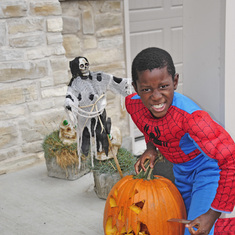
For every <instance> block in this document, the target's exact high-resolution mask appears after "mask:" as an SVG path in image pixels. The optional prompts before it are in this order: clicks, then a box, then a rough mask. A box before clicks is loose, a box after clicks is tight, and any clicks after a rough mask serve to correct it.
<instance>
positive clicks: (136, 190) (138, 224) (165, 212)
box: [103, 175, 186, 235]
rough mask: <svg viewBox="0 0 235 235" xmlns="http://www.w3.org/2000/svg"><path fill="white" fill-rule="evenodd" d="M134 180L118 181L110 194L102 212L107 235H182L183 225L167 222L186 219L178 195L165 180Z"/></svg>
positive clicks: (182, 204)
mask: <svg viewBox="0 0 235 235" xmlns="http://www.w3.org/2000/svg"><path fill="white" fill-rule="evenodd" d="M155 177H157V178H156V179H153V180H144V179H133V176H132V175H128V176H125V177H124V178H122V179H121V180H120V181H118V182H117V183H116V184H115V185H114V187H113V188H112V190H111V191H110V193H109V195H108V197H107V200H106V204H105V209H104V219H103V227H104V231H105V234H106V235H124V234H129V235H131V234H132V235H144V234H149V235H156V234H158V235H181V234H182V235H183V234H184V225H182V224H179V223H172V222H167V220H168V219H171V218H180V219H185V218H186V211H185V206H184V202H183V199H182V197H181V194H180V193H179V191H178V189H177V188H176V187H175V185H174V184H173V183H172V182H171V181H170V180H168V179H166V178H164V177H161V176H155Z"/></svg>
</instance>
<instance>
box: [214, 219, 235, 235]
mask: <svg viewBox="0 0 235 235" xmlns="http://www.w3.org/2000/svg"><path fill="white" fill-rule="evenodd" d="M228 234H231V235H232V234H235V218H221V219H218V220H217V221H216V223H215V230H214V235H228Z"/></svg>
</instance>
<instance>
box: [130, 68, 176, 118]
mask: <svg viewBox="0 0 235 235" xmlns="http://www.w3.org/2000/svg"><path fill="white" fill-rule="evenodd" d="M178 80H179V75H178V74H175V76H174V80H173V79H172V76H171V75H170V74H169V73H168V72H167V68H166V67H164V68H161V69H157V68H155V69H153V70H152V71H150V70H145V71H142V72H138V80H137V81H136V85H135V84H132V85H133V87H134V88H135V91H136V92H137V94H138V95H139V96H140V98H141V100H142V102H143V104H144V105H145V106H146V107H147V108H148V109H149V111H150V112H151V113H152V115H153V116H154V117H156V118H161V117H163V116H165V115H166V113H167V110H168V109H169V107H170V106H171V104H172V100H173V96H174V90H176V88H177V85H178Z"/></svg>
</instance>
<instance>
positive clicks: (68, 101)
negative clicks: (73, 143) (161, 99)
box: [65, 56, 130, 169]
mask: <svg viewBox="0 0 235 235" xmlns="http://www.w3.org/2000/svg"><path fill="white" fill-rule="evenodd" d="M69 65H70V70H71V73H72V79H71V80H70V82H69V85H68V90H67V93H66V98H65V108H66V111H67V112H68V116H69V117H70V120H71V122H72V123H73V125H74V126H76V131H77V146H78V156H79V169H80V166H81V164H80V162H81V157H80V155H81V153H82V154H84V155H85V156H87V155H88V153H89V151H90V153H91V163H92V166H93V164H94V163H93V158H94V157H96V158H97V152H102V151H104V152H105V154H106V156H107V158H108V152H109V145H110V141H109V139H108V138H109V137H108V135H109V134H110V130H111V119H110V118H108V117H107V116H106V110H105V108H106V103H107V101H106V91H107V90H110V91H112V92H114V93H118V94H121V95H122V96H127V95H128V94H130V85H129V80H128V79H124V78H117V77H115V76H113V75H111V74H107V73H104V72H91V71H90V70H89V62H88V60H87V58H85V57H82V56H79V57H76V58H75V59H74V60H72V61H70V64H69Z"/></svg>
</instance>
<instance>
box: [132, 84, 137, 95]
mask: <svg viewBox="0 0 235 235" xmlns="http://www.w3.org/2000/svg"><path fill="white" fill-rule="evenodd" d="M131 85H132V86H133V87H134V89H135V92H136V93H138V91H137V86H136V85H135V83H134V82H132V83H131Z"/></svg>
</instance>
